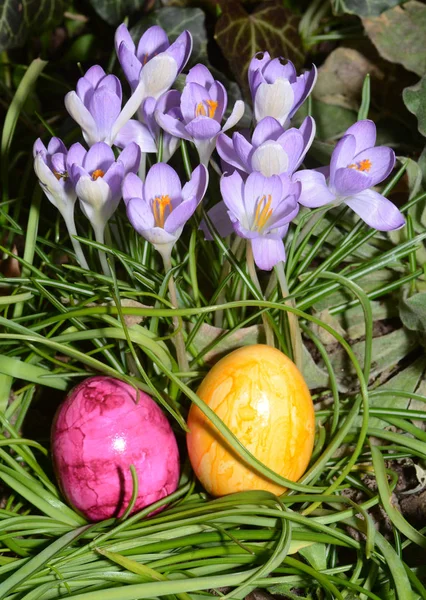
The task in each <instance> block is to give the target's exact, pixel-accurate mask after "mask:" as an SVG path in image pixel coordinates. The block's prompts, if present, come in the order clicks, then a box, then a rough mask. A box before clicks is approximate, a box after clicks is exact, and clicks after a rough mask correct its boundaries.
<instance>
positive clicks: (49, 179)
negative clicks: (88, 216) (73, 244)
mask: <svg viewBox="0 0 426 600" xmlns="http://www.w3.org/2000/svg"><path fill="white" fill-rule="evenodd" d="M83 153H84V148H83V146H81V145H80V144H74V146H71V148H70V151H69V152H68V150H67V149H66V147H65V145H64V143H63V142H62V141H61V140H60V139H59V138H57V137H53V138H52V139H51V140H50V142H49V144H48V146H47V148H46V146H45V145H44V144H43V142H42V141H41V139H40V138H38V140H37V141H36V142H35V144H34V147H33V155H34V170H35V172H36V175H37V177H38V179H39V182H40V185H41V187H42V189H43V191H44V193H45V194H46V196H47V197H48V199H49V200H50V202H51V203H52V204H53V206H56V208H57V209H58V210H59V212H60V213H61V215H62V216H63V217H64V219H65V220H67V218H66V217H70V216H72V215H73V214H74V204H75V201H76V200H77V194H76V193H75V189H74V186H73V184H72V182H71V179H70V178H69V171H70V168H71V165H72V164H73V163H74V162H78V161H79V160H81V157H82V155H83Z"/></svg>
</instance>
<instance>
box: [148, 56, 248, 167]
mask: <svg viewBox="0 0 426 600" xmlns="http://www.w3.org/2000/svg"><path fill="white" fill-rule="evenodd" d="M171 93H173V92H169V94H171ZM227 105H228V95H227V93H226V90H225V88H224V87H223V85H222V84H221V83H220V82H219V81H215V80H214V79H213V76H212V74H211V73H210V71H209V70H208V69H207V67H205V66H204V65H196V66H195V67H193V68H192V69H191V70H190V71H189V73H188V75H187V77H186V84H185V87H184V89H183V92H182V95H181V97H180V112H179V114H176V116H173V115H172V114H171V113H170V112H169V113H167V112H164V111H162V110H156V111H155V117H156V119H157V122H158V123H159V125H160V126H161V127H162V128H163V129H164V130H165V131H167V132H168V133H170V135H174V136H176V137H179V138H182V139H184V140H190V141H192V142H193V143H194V144H195V146H196V148H197V150H198V154H199V157H200V162H201V163H202V164H204V165H207V164H208V162H209V160H210V156H211V154H212V152H213V150H214V148H215V145H216V138H217V136H218V135H219V133H221V132H223V131H227V130H228V129H230V128H231V127H234V125H236V124H237V123H238V121H239V120H240V119H241V117H242V116H243V114H244V102H242V101H241V100H237V102H236V103H235V105H234V108H233V110H232V113H231V115H230V116H229V117H228V119H227V121H225V124H224V125H223V127H221V123H222V119H223V115H224V114H225V111H226V107H227Z"/></svg>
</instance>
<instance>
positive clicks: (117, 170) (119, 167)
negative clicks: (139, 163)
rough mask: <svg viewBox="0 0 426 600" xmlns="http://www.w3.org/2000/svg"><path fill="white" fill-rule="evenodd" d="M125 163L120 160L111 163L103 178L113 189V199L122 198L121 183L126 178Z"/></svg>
mask: <svg viewBox="0 0 426 600" xmlns="http://www.w3.org/2000/svg"><path fill="white" fill-rule="evenodd" d="M124 174H125V171H124V165H123V163H121V162H120V161H118V162H116V163H114V164H113V165H111V167H110V168H109V169H108V171H107V172H106V173H105V175H104V177H103V180H104V181H105V183H107V184H108V185H109V188H110V190H111V199H112V200H115V201H117V200H119V199H120V198H121V184H122V182H123V178H124Z"/></svg>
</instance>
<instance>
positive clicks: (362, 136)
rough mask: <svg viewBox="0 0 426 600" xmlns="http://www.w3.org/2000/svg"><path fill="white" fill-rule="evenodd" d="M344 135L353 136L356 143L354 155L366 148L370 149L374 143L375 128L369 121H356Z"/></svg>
mask: <svg viewBox="0 0 426 600" xmlns="http://www.w3.org/2000/svg"><path fill="white" fill-rule="evenodd" d="M345 135H353V136H354V138H355V141H356V147H355V154H358V153H359V152H362V151H363V150H365V149H366V148H372V147H373V146H374V145H375V143H376V126H375V124H374V123H373V121H370V119H364V120H363V121H357V122H356V123H354V124H353V125H351V126H350V127H349V129H348V130H347V131H346V134H345Z"/></svg>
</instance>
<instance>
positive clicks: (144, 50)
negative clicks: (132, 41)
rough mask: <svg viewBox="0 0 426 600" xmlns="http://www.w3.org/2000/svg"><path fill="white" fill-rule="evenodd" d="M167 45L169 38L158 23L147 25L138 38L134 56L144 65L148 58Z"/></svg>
mask: <svg viewBox="0 0 426 600" xmlns="http://www.w3.org/2000/svg"><path fill="white" fill-rule="evenodd" d="M168 47H169V38H168V37H167V34H166V32H165V31H164V29H162V28H161V27H160V26H159V25H153V26H152V27H149V29H147V30H146V31H145V33H144V34H143V35H142V37H141V39H140V40H139V44H138V49H137V51H136V56H137V57H138V59H139V60H140V61H141V63H142V65H145V64H146V63H147V62H148V60H149V59H150V58H152V57H153V56H155V55H156V54H160V52H164V50H167V48H168Z"/></svg>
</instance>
